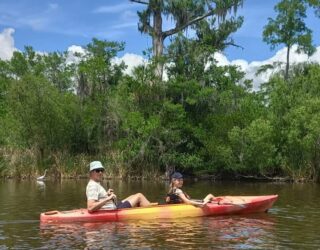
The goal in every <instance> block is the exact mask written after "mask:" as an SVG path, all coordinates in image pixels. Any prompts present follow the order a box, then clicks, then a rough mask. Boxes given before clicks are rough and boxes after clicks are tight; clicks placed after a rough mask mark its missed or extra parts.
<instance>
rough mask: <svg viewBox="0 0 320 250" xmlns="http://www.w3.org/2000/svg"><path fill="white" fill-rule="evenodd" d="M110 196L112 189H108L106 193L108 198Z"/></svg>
mask: <svg viewBox="0 0 320 250" xmlns="http://www.w3.org/2000/svg"><path fill="white" fill-rule="evenodd" d="M111 194H113V189H111V188H109V189H108V192H107V195H108V196H110V195H111Z"/></svg>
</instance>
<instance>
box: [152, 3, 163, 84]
mask: <svg viewBox="0 0 320 250" xmlns="http://www.w3.org/2000/svg"><path fill="white" fill-rule="evenodd" d="M153 22H154V23H153V30H154V34H153V36H152V45H153V56H154V57H155V60H156V68H155V75H156V76H157V77H159V78H160V79H161V80H162V74H163V62H162V59H161V56H162V53H163V32H162V16H161V11H160V9H156V10H154V16H153Z"/></svg>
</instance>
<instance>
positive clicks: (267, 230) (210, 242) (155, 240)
mask: <svg viewBox="0 0 320 250" xmlns="http://www.w3.org/2000/svg"><path fill="white" fill-rule="evenodd" d="M273 231H274V221H273V218H272V217H268V216H267V217H266V216H262V217H256V216H255V217H238V216H234V217H228V218H227V217H226V218H224V217H217V218H214V217H209V218H192V219H191V218H190V219H183V220H162V221H151V222H150V221H136V222H125V223H123V222H117V223H82V224H63V225H62V224H60V225H42V226H41V227H40V234H41V237H42V239H43V244H44V245H43V248H46V247H47V248H61V247H63V246H70V247H71V248H88V249H96V248H98V249H99V248H106V249H108V248H120V249H122V248H130V249H132V248H137V246H139V248H176V249H181V248H186V249H189V248H211V247H214V248H224V247H226V246H227V247H228V248H237V249H239V248H246V249H248V248H255V249H258V248H261V247H262V248H266V247H271V246H272V244H273V242H272V239H270V237H269V235H270V234H272V232H273Z"/></svg>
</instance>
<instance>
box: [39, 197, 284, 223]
mask: <svg viewBox="0 0 320 250" xmlns="http://www.w3.org/2000/svg"><path fill="white" fill-rule="evenodd" d="M277 199H278V195H264V196H221V197H216V198H215V201H214V202H212V203H208V204H206V205H205V206H204V207H202V208H199V207H195V206H193V205H187V204H166V205H155V206H148V207H135V208H126V209H116V210H98V211H96V212H92V213H89V212H88V210H87V209H76V210H70V211H48V212H45V213H41V215H40V222H43V223H50V222H103V221H125V220H147V219H152V220H154V219H172V218H187V217H189V218H190V217H200V216H217V215H232V214H248V213H259V212H260V213H261V212H267V211H268V209H270V208H271V207H272V205H273V203H274V202H275V201H276V200H277Z"/></svg>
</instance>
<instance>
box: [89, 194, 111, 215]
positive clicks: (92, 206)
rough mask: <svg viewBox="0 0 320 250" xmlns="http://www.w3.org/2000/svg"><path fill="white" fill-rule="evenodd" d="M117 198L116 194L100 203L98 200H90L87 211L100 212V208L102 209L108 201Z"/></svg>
mask: <svg viewBox="0 0 320 250" xmlns="http://www.w3.org/2000/svg"><path fill="white" fill-rule="evenodd" d="M114 198H116V195H115V194H111V195H109V196H108V197H107V198H104V199H101V200H100V201H97V200H88V201H87V209H88V211H89V212H90V213H91V212H94V211H97V210H99V209H100V208H102V207H103V206H104V205H105V204H106V203H107V202H108V201H110V200H112V199H114Z"/></svg>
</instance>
